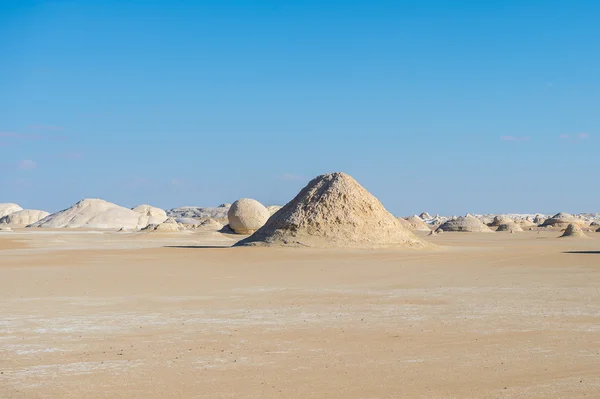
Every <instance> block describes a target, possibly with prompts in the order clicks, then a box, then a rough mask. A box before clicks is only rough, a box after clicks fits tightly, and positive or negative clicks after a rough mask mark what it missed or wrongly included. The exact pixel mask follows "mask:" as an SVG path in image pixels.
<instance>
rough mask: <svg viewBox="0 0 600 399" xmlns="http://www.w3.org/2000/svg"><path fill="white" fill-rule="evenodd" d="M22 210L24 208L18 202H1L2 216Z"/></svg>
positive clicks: (0, 215) (0, 210) (0, 213)
mask: <svg viewBox="0 0 600 399" xmlns="http://www.w3.org/2000/svg"><path fill="white" fill-rule="evenodd" d="M22 210H23V208H21V207H20V206H19V205H17V204H13V203H4V204H0V218H1V217H4V216H6V215H10V214H11V213H15V212H18V211H22Z"/></svg>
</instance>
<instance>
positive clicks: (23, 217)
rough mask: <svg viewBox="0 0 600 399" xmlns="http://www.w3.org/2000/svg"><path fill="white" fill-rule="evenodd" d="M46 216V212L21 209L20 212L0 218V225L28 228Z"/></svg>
mask: <svg viewBox="0 0 600 399" xmlns="http://www.w3.org/2000/svg"><path fill="white" fill-rule="evenodd" d="M48 215H49V213H48V212H45V211H39V210H37V209H23V210H22V211H17V212H13V213H11V214H8V215H6V216H4V217H2V218H0V224H7V225H11V226H13V227H16V226H28V225H30V224H32V223H35V222H38V221H40V220H42V219H43V218H45V217H46V216H48Z"/></svg>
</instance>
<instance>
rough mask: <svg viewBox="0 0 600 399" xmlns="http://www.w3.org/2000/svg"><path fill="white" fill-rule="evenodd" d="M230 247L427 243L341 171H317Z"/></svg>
mask: <svg viewBox="0 0 600 399" xmlns="http://www.w3.org/2000/svg"><path fill="white" fill-rule="evenodd" d="M236 245H268V246H307V247H322V248H330V247H357V248H380V247H413V248H422V247H425V246H427V245H428V244H426V243H425V242H424V241H422V240H421V239H419V238H418V237H416V236H415V235H414V234H413V233H411V232H410V231H408V230H407V229H406V228H404V227H403V226H402V225H401V224H400V222H399V221H398V219H396V218H395V217H394V216H393V215H392V214H391V213H389V212H388V211H387V210H386V209H385V208H384V207H383V205H382V204H381V203H380V202H379V200H377V198H375V197H374V196H373V195H372V194H371V193H369V192H368V191H367V190H365V189H364V188H363V187H362V186H361V185H360V184H358V182H356V180H354V179H353V178H352V177H350V176H349V175H347V174H345V173H331V174H327V175H321V176H318V177H316V178H314V179H313V180H311V181H310V182H309V183H308V185H307V186H306V187H304V188H303V189H302V190H301V191H300V193H299V194H298V195H297V196H296V197H295V198H294V199H293V200H292V201H290V202H289V203H287V204H286V205H285V206H284V207H283V208H282V209H280V210H279V212H277V213H276V214H275V215H273V216H272V217H271V218H270V219H269V220H268V221H267V223H266V224H265V225H264V226H263V227H261V228H260V229H259V230H258V231H256V232H255V233H254V234H253V235H252V236H250V237H248V238H246V239H244V240H242V241H240V242H239V243H238V244H236Z"/></svg>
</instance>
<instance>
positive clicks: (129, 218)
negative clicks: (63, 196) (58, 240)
mask: <svg viewBox="0 0 600 399" xmlns="http://www.w3.org/2000/svg"><path fill="white" fill-rule="evenodd" d="M146 225H147V223H146V222H145V216H144V215H142V214H140V213H139V212H136V211H133V210H131V209H128V208H124V207H122V206H119V205H116V204H113V203H110V202H107V201H104V200H101V199H84V200H82V201H79V202H78V203H76V204H75V205H73V206H72V207H70V208H68V209H65V210H62V211H60V212H57V213H53V214H52V215H49V216H47V217H45V218H44V219H42V220H40V221H39V222H37V223H33V224H31V225H30V226H29V227H45V228H89V229H121V228H122V229H127V230H139V229H141V228H142V227H145V226H146Z"/></svg>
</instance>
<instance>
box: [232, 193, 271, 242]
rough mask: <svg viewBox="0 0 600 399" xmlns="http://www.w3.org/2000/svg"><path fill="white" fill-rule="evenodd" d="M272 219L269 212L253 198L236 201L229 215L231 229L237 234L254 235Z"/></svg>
mask: <svg viewBox="0 0 600 399" xmlns="http://www.w3.org/2000/svg"><path fill="white" fill-rule="evenodd" d="M270 217H271V213H270V212H269V210H268V209H267V208H266V207H265V206H264V205H263V204H261V203H260V202H258V201H256V200H253V199H252V198H241V199H239V200H237V201H235V202H234V203H233V204H232V205H231V208H229V212H228V213H227V219H228V220H229V227H230V228H231V229H232V230H233V231H235V232H236V233H237V234H252V233H254V232H255V231H256V230H258V229H260V228H261V227H262V226H264V224H265V223H266V222H267V220H269V218H270Z"/></svg>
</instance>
